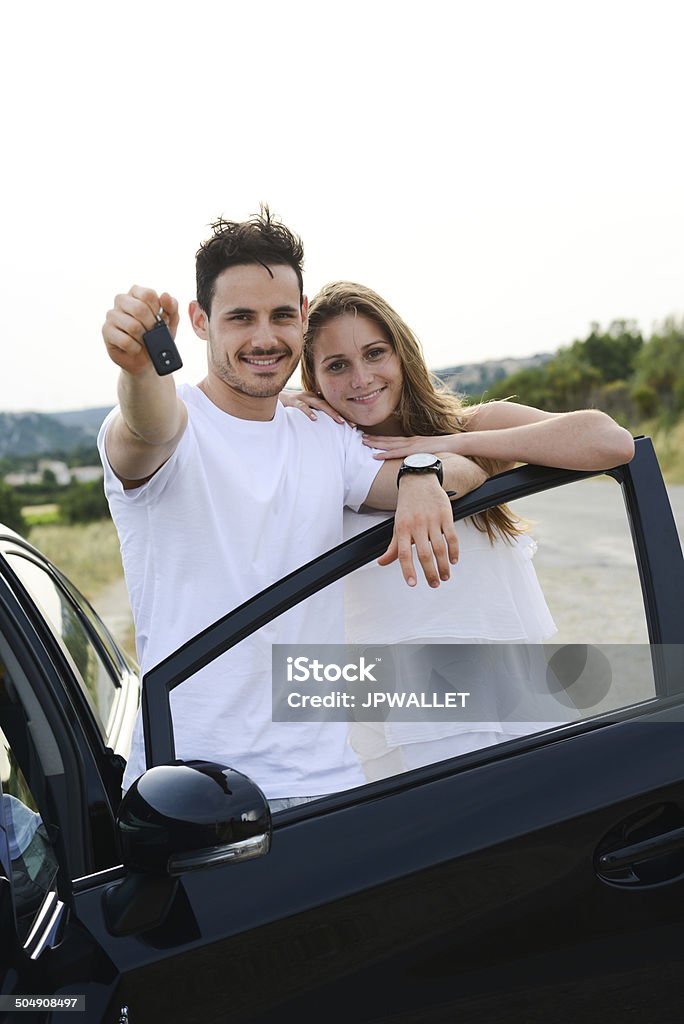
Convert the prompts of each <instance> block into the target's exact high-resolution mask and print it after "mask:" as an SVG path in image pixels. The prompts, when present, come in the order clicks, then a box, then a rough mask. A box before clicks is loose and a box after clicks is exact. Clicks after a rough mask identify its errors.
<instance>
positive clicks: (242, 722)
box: [99, 210, 631, 801]
mask: <svg viewBox="0 0 684 1024" xmlns="http://www.w3.org/2000/svg"><path fill="white" fill-rule="evenodd" d="M302 259H303V253H302V248H301V243H300V242H299V240H298V239H297V238H296V237H295V236H294V235H292V233H291V232H290V231H288V229H287V228H285V227H284V225H282V224H279V223H278V222H275V221H274V220H273V219H272V218H271V217H270V215H269V214H268V211H267V210H265V211H262V214H261V215H260V216H258V217H254V218H252V219H251V220H249V221H246V222H242V223H236V222H225V221H219V222H217V224H216V225H215V226H214V233H213V235H212V237H211V238H210V239H209V240H208V241H207V242H205V243H204V244H203V245H202V246H201V248H200V249H199V251H198V253H197V298H196V300H194V301H193V302H192V303H191V304H190V319H191V322H192V326H193V329H194V331H195V333H196V334H197V335H198V336H199V337H200V338H201V339H202V340H203V341H204V342H205V343H206V346H207V374H206V376H205V377H204V379H203V380H202V381H201V382H200V383H199V384H198V385H197V386H196V387H194V386H190V385H182V386H181V387H180V388H178V389H176V387H175V386H174V384H173V382H172V379H171V378H169V377H159V376H158V375H157V374H156V373H155V371H154V369H153V367H152V366H151V363H150V360H149V357H148V355H147V352H146V350H145V348H144V346H143V344H142V334H143V332H144V331H146V330H149V329H150V328H151V327H153V326H154V324H155V322H156V315H157V313H159V311H160V310H161V311H162V313H163V316H164V319H165V320H166V321H167V322H168V325H169V328H170V330H171V332H172V333H175V331H176V329H177V326H178V321H179V315H178V304H177V302H176V301H175V300H174V299H173V298H172V297H171V296H170V295H169V294H168V293H165V292H164V293H161V294H158V293H156V292H155V291H153V290H152V289H147V288H141V287H138V286H134V287H133V288H131V289H130V291H129V292H128V293H126V294H125V295H119V296H117V298H116V300H115V305H114V308H113V309H112V310H110V312H109V313H108V314H107V320H106V323H105V325H104V327H103V337H104V340H105V344H106V347H107V350H108V353H109V355H110V358H112V360H113V361H114V362H115V363H116V364H117V365H118V366H119V368H120V375H119V402H120V404H119V407H118V409H116V410H113V411H112V413H111V414H110V415H109V416H108V418H107V420H106V421H105V423H104V424H103V427H102V430H101V432H100V439H99V445H100V451H101V456H102V459H103V464H104V466H105V488H106V491H107V496H108V498H109V502H110V507H111V510H112V516H113V518H114V521H115V523H116V526H117V529H118V532H119V537H120V540H121V546H122V559H123V563H124V570H125V574H126V580H127V584H128V588H129V594H130V598H131V605H132V609H133V614H134V619H135V625H136V635H137V644H138V654H139V659H140V663H141V668H142V671H143V673H144V672H145V671H147V670H148V669H149V668H151V667H152V666H153V665H155V664H157V663H158V662H159V661H160V660H162V659H163V658H164V657H166V656H167V655H168V654H169V653H170V652H171V651H172V650H174V649H175V648H177V647H178V646H180V644H182V643H183V642H184V641H185V640H187V639H189V638H190V637H191V636H193V635H194V634H195V633H197V632H199V631H200V630H201V629H203V628H204V627H206V626H207V625H208V624H209V623H211V622H213V621H215V620H216V619H218V618H220V617H221V616H222V615H224V614H225V613H226V612H227V611H228V610H229V609H230V608H233V607H235V606H237V605H239V604H241V603H242V602H243V601H245V600H247V599H248V598H249V597H251V596H252V595H253V594H255V593H257V592H258V591H260V590H262V589H263V588H264V587H266V586H268V585H269V584H270V583H272V582H273V581H274V580H276V579H278V578H280V577H282V576H283V575H285V574H287V573H289V572H291V571H292V570H293V569H295V568H296V567H298V566H299V565H302V564H304V563H305V562H307V561H308V560H310V559H311V558H314V557H316V556H317V555H318V554H320V553H321V552H322V551H324V550H326V549H328V548H330V547H333V546H335V545H336V544H338V543H339V542H340V540H341V539H342V509H343V507H344V506H346V507H348V508H351V509H353V510H358V509H359V508H360V507H361V506H362V505H363V506H367V507H371V508H376V509H388V508H394V507H395V506H396V508H397V517H396V525H395V534H394V537H393V539H392V543H391V545H390V548H389V549H388V551H387V552H386V553H385V555H383V556H382V558H381V559H380V562H381V563H383V565H385V566H387V565H389V564H390V563H391V562H393V561H396V560H397V558H398V559H399V563H400V565H401V571H402V573H403V576H404V578H405V579H406V581H407V582H408V583H410V584H412V585H415V583H416V572H415V568H414V564H413V558H412V546H415V550H416V555H417V557H418V559H419V561H420V563H421V567H422V570H423V573H424V575H425V578H426V580H427V583H428V584H429V585H430V587H431V588H435V590H436V588H438V587H439V581H440V579H441V580H443V581H446V580H448V578H449V575H450V569H449V564H450V562H451V563H452V564H453V563H454V562H455V561H456V557H457V538H456V533H455V530H454V527H453V522H452V518H451V506H450V502H449V499H448V497H447V496H446V494H445V491H446V490H453V491H456V492H458V493H459V494H463V493H467V492H468V491H469V490H472V488H473V487H476V486H479V484H480V483H481V482H482V481H483V480H484V479H485V478H486V471H485V470H484V469H483V468H482V467H481V466H480V465H477V464H476V462H475V461H473V460H474V458H477V461H481V458H483V459H492V460H498V461H499V462H500V463H503V464H506V463H510V462H512V461H517V460H522V461H531V462H540V463H545V464H547V465H569V466H576V467H579V468H608V467H609V466H613V465H616V464H619V463H621V462H624V461H626V460H627V459H628V458H630V457H631V438H630V437H629V435H628V434H626V432H625V431H623V430H622V429H621V428H620V427H618V426H617V425H616V424H615V423H614V422H613V421H612V420H610V419H609V418H608V417H605V416H603V415H602V414H601V413H598V412H586V413H569V414H565V415H562V416H552V415H550V414H546V413H542V412H539V411H538V410H532V409H524V408H523V407H520V406H512V405H511V406H510V407H509V406H507V405H506V404H505V403H504V404H502V405H499V404H496V405H494V404H492V405H491V406H485V407H482V409H481V410H479V411H478V412H476V413H473V414H470V413H469V414H468V415H463V414H462V413H461V412H460V411H459V410H457V408H456V406H455V405H452V404H451V400H450V399H448V398H447V397H445V396H439V395H437V393H436V392H434V391H433V390H432V388H431V386H430V384H429V376H428V374H427V371H426V370H425V368H424V364H423V362H422V358H420V356H419V355H416V354H415V353H414V354H413V355H411V356H410V359H409V358H407V350H406V348H405V346H404V341H402V340H398V339H399V335H398V334H397V333H396V332H395V331H388V330H387V328H386V327H383V326H382V323H381V322H380V321H379V319H378V318H377V317H376V318H375V319H374V318H373V317H372V316H370V315H369V314H368V311H364V310H363V309H360V308H358V309H356V312H354V311H353V310H352V308H351V307H352V306H353V305H354V304H353V303H352V304H351V305H350V306H348V307H345V309H344V310H343V311H342V312H340V313H336V314H335V315H333V316H332V317H331V319H330V321H329V322H327V321H326V325H325V326H322V325H321V324H320V322H318V321H317V320H316V311H317V309H319V308H320V305H321V304H320V303H319V302H317V303H316V304H315V308H314V309H313V313H314V317H313V318H312V319H311V321H310V322H309V320H308V319H307V313H308V307H307V300H306V298H305V297H304V294H303V284H302V269H301V268H302ZM317 322H318V323H319V326H318V327H317V326H316V324H317ZM394 322H398V323H400V321H398V318H396V316H394ZM307 328H308V332H309V333H308V344H307V357H306V359H307V362H306V367H309V366H310V368H311V374H312V376H311V378H310V379H307V384H308V385H309V387H312V388H314V389H315V390H316V391H320V392H321V393H322V394H323V395H324V396H325V397H326V398H328V400H329V401H330V402H331V403H332V404H333V405H334V406H335V408H338V407H339V411H340V413H341V415H342V416H343V417H345V418H347V419H349V420H351V421H353V422H354V423H360V424H362V425H363V426H367V427H373V428H374V429H376V428H380V429H381V430H382V433H383V434H384V435H388V439H387V440H386V441H383V442H382V444H383V445H384V444H386V445H387V446H388V450H387V452H386V455H387V458H386V459H375V458H374V457H373V454H372V451H371V449H370V448H369V447H368V446H367V444H364V439H363V438H362V436H361V434H360V432H359V431H357V430H354V429H352V428H351V427H350V426H348V425H346V424H336V423H335V422H333V420H332V419H331V418H330V417H328V416H319V417H318V419H317V420H316V421H315V422H314V421H312V420H311V419H310V418H308V417H306V416H302V415H301V413H300V412H299V411H298V409H286V408H283V406H282V404H281V403H279V402H278V395H279V393H280V392H281V390H282V389H283V387H284V385H285V383H286V382H287V380H288V379H289V377H290V376H291V374H292V373H293V371H294V369H295V367H296V365H297V363H298V361H299V358H300V354H301V351H302V344H303V333H304V330H305V329H307ZM362 328H365V329H370V330H371V333H372V334H373V335H374V337H373V338H369V337H368V336H367V335H365V334H363V335H360V334H359V330H360V329H362ZM331 330H332V333H331ZM326 335H327V342H326V341H325V338H326ZM326 345H327V346H328V347H325V346H326ZM330 346H331V347H330ZM309 352H310V353H311V362H310V363H309ZM416 353H417V349H416ZM305 372H308V371H307V370H306V369H305ZM345 377H347V378H348V383H345ZM329 380H330V381H335V382H337V383H336V384H329V383H328V381H329ZM430 396H432V397H430ZM426 399H429V401H426ZM310 401H316V399H310ZM338 403H339V406H338ZM374 409H375V410H378V411H380V412H381V415H379V416H378V417H377V418H374V416H373V410H374ZM314 415H315V414H314ZM397 425H399V427H400V430H399V431H398V430H397ZM400 433H404V434H406V433H408V434H410V435H412V439H411V441H410V442H408V447H409V448H410V450H411V451H413V452H420V453H426V452H427V453H428V454H429V453H430V452H431V451H437V452H440V453H444V455H443V458H442V460H441V461H442V462H443V467H440V466H439V465H438V461H437V460H435V462H434V464H433V465H432V466H431V467H430V469H429V470H428V471H427V472H415V467H413V466H410V465H408V466H406V467H405V469H406V470H407V471H405V472H403V473H402V476H401V479H400V482H399V483H398V482H397V477H398V471H399V468H400V467H402V462H401V458H400V456H402V455H403V454H404V450H403V449H404V448H406V446H407V445H406V443H404V442H398V440H397V438H398V435H399V434H400ZM415 435H418V437H420V435H424V436H429V437H430V441H429V442H427V441H425V442H424V443H421V441H419V440H417V438H416V436H415ZM434 435H442V436H440V437H439V439H438V442H437V443H435V437H434ZM370 440H371V443H375V444H377V445H380V444H381V442H380V441H379V439H378V438H371V439H370ZM473 442H474V443H473ZM398 444H399V447H398V448H397V449H396V450H395V451H394V452H392V451H391V450H389V449H390V448H391V447H392V446H397V445H398ZM402 446H403V448H402ZM578 452H579V453H580V454H578ZM427 461H428V462H429V461H430V460H429V459H428V460H427ZM402 468H403V467H402ZM440 469H441V470H442V472H439V470H440ZM440 478H442V479H440ZM440 485H441V486H440ZM483 523H484V526H485V529H487V528H489V532H490V533H491V535H492V537H494V538H495V537H496V535H497V530H498V531H499V532H501V531H503V532H504V533H506V532H508V534H509V535H514V534H515V531H516V527H515V521H514V520H513V519H512V518H511V517H510V516H508V515H507V514H506V512H505V511H503V512H499V513H488V514H487V518H486V519H485V520H484V521H483ZM481 525H482V524H481ZM385 571H387V569H386V568H382V569H378V570H377V572H378V573H380V572H385ZM458 571H459V569H458V567H456V568H454V570H453V572H454V573H457V572H458ZM416 597H418V595H417V594H416ZM342 621H343V607H342V594H341V592H340V588H339V587H337V588H329V589H328V590H326V591H325V593H324V594H323V595H318V600H317V598H312V599H311V600H310V601H309V602H307V603H306V604H305V605H304V606H302V605H300V606H298V607H296V608H294V609H292V610H291V611H290V612H288V613H287V614H285V615H283V616H281V617H280V618H279V619H278V620H276V622H274V623H272V624H271V625H270V626H269V627H266V629H264V630H261V631H260V632H259V634H257V635H255V636H253V637H251V638H248V639H247V640H246V641H243V642H242V643H241V644H239V645H238V646H237V647H236V648H234V649H233V650H232V651H229V652H228V653H227V654H226V655H224V656H222V657H221V658H219V659H217V660H216V661H215V662H213V663H212V664H211V665H209V666H207V667H206V668H205V669H203V670H202V671H201V672H199V673H197V675H196V676H194V677H193V678H192V679H191V680H188V682H187V683H185V684H184V685H183V686H181V687H179V688H178V689H177V690H175V691H174V693H173V695H172V714H173V719H174V729H175V738H176V748H177V754H178V756H179V757H180V758H182V759H192V758H197V757H199V758H203V759H205V760H216V761H218V762H221V763H224V764H230V765H232V766H233V767H235V768H237V769H239V770H241V771H244V772H245V773H246V774H248V775H250V776H251V777H252V778H253V779H254V780H255V781H256V782H257V783H258V784H259V785H261V787H262V788H263V789H264V791H265V792H266V795H267V796H268V797H269V799H271V800H272V801H274V800H291V799H293V798H295V799H297V800H300V799H304V798H307V797H315V796H316V795H320V794H325V793H330V792H334V791H339V790H342V789H347V788H351V787H353V786H355V785H359V784H360V783H362V782H363V781H364V775H363V772H362V771H361V768H360V766H359V762H358V759H357V758H356V756H355V754H354V752H353V751H352V750H351V749H350V747H349V744H348V743H347V742H346V724H345V723H297V724H293V723H274V722H272V720H271V717H272V715H271V703H270V702H271V686H270V646H271V644H274V643H289V644H293V643H294V644H297V643H307V642H308V643H312V642H318V643H320V642H324V641H325V642H339V641H341V640H344V636H343V630H342V629H341V623H342ZM382 639H383V638H377V642H382ZM143 769H144V751H143V745H142V729H141V723H140V721H138V722H137V724H136V729H135V731H134V737H133V744H132V749H131V755H130V759H129V763H128V766H127V771H126V776H125V785H129V784H130V783H131V782H132V781H133V780H134V779H135V778H136V777H137V776H138V775H139V774H140V773H141V772H142V771H143Z"/></svg>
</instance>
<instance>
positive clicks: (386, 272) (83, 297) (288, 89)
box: [0, 0, 684, 411]
mask: <svg viewBox="0 0 684 1024" xmlns="http://www.w3.org/2000/svg"><path fill="white" fill-rule="evenodd" d="M683 30H684V5H682V3H681V2H680V0H649V2H648V3H647V2H645V0H643V2H639V3H634V2H630V0H620V2H618V0H615V2H613V0H591V2H587V0H572V2H562V3H561V2H559V0H477V2H473V0H468V2H461V0H456V2H451V3H448V2H444V0H420V2H414V3H405V2H403V0H394V2H386V0H363V2H359V0H341V2H339V3H337V4H332V3H324V2H317V3H313V2H307V0H280V2H278V3H275V2H272V0H261V2H259V3H249V2H244V3H241V4H236V3H228V2H225V0H223V2H210V0H192V2H183V3H175V2H173V0H167V2H166V3H161V2H160V3H157V2H148V0H138V2H130V0H123V2H121V0H117V3H116V4H111V5H108V7H107V8H105V7H104V6H103V5H99V4H94V3H92V2H90V3H87V4H86V3H81V2H70V0H64V2H61V3H57V4H55V3H47V2H45V0H37V2H34V3H32V4H19V3H11V4H9V3H8V4H5V5H3V8H2V14H1V15H0V33H1V37H2V40H3V41H2V52H1V54H0V86H1V88H2V96H3V116H2V135H3V159H2V178H1V179H0V180H1V182H2V187H1V189H0V208H1V209H2V238H3V244H2V253H1V256H0V286H1V295H2V341H1V345H2V348H1V352H2V362H1V365H0V410H2V411H11V410H26V409H36V410H42V411H51V410H61V409H74V408H82V407H86V406H94V405H108V404H109V405H111V404H113V403H114V400H115V385H116V373H117V371H116V368H115V367H114V366H113V364H111V363H110V362H109V360H108V358H107V356H106V353H105V350H104V346H103V344H102V340H101V335H100V328H101V324H102V321H103V319H104V315H105V313H106V311H107V309H108V308H109V307H110V306H111V304H112V301H113V297H114V295H115V294H116V293H117V292H118V291H125V290H127V289H128V287H129V286H130V285H131V284H133V283H134V282H135V283H139V284H145V285H150V286H152V287H154V288H156V289H157V290H159V291H162V290H168V291H170V292H171V293H172V294H174V295H176V296H177V297H178V299H179V301H180V302H181V306H182V307H184V308H185V307H187V303H188V302H189V301H190V299H192V298H193V296H194V253H195V250H196V249H197V246H198V244H199V242H200V241H201V240H202V239H203V238H204V237H206V235H207V234H208V224H209V223H210V221H211V220H213V219H214V218H215V217H216V216H217V215H218V214H223V215H225V216H226V217H227V218H229V219H243V218H244V217H247V216H249V215H250V214H251V213H253V212H254V211H255V210H256V209H257V208H258V203H259V200H261V199H264V200H267V201H268V202H269V203H270V205H271V208H272V210H273V211H274V212H275V213H276V214H278V215H279V216H280V217H281V218H282V219H283V220H284V221H285V222H286V223H287V224H288V225H289V226H290V227H292V228H293V229H294V230H296V231H297V232H298V233H299V234H301V235H302V237H303V239H304V243H305V250H306V268H305V271H306V273H305V284H306V290H307V291H308V292H309V294H311V295H312V294H313V293H314V292H315V290H316V289H317V288H318V287H319V286H320V285H321V284H323V283H324V282H325V281H328V280H331V279H334V278H343V277H346V278H351V279H353V280H357V281H362V282H363V283H365V284H368V285H370V286H371V287H373V288H375V289H376V290H377V291H380V292H381V293H382V294H384V295H385V297H386V298H388V299H389V300H390V302H392V303H393V304H394V305H395V306H396V307H397V309H398V310H399V312H400V313H401V314H402V315H403V316H404V318H405V319H406V320H407V321H408V322H409V323H410V324H411V325H412V326H413V327H414V329H415V330H416V331H417V332H418V334H419V335H420V337H421V338H422V341H423V346H424V349H425V352H426V356H427V359H428V362H429V364H430V365H431V366H432V367H439V366H445V365H449V364H454V363H458V362H473V361H479V360H483V359H488V358H500V357H504V356H522V355H529V354H532V353H534V352H539V351H549V350H553V349H555V348H557V347H558V346H560V345H563V344H568V343H569V342H571V341H572V340H573V339H574V338H577V337H584V336H586V333H587V331H588V329H589V324H590V322H591V321H592V320H598V321H599V322H601V323H602V324H607V323H608V322H609V321H610V320H611V319H613V318H619V317H631V318H636V319H637V320H638V322H639V324H640V326H641V327H642V329H643V330H645V331H646V332H650V330H651V329H652V326H653V323H654V321H658V320H662V319H663V318H664V317H665V316H667V315H669V314H672V313H675V314H680V313H681V312H682V310H683V309H684V275H683V273H682V269H683V268H682V264H683V259H682V256H683V251H682V249H683V240H684V200H683V190H684V170H683V168H684V159H683V157H684V134H683V131H682V109H683V108H684V102H683V101H684V86H683V84H682V83H683V79H682V66H681V40H682V37H683ZM178 344H179V347H180V349H181V353H182V355H183V358H184V361H185V368H184V370H183V371H181V373H180V374H179V375H178V377H179V379H181V380H191V381H196V380H198V379H199V378H200V377H201V376H202V375H203V366H204V352H203V349H202V343H201V342H200V341H199V340H198V339H196V338H195V336H194V334H193V333H192V331H191V329H190V326H189V324H188V322H187V319H184V321H183V322H182V325H181V328H180V331H179V335H178Z"/></svg>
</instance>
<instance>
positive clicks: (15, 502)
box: [0, 481, 26, 533]
mask: <svg viewBox="0 0 684 1024" xmlns="http://www.w3.org/2000/svg"><path fill="white" fill-rule="evenodd" d="M0 523H2V524H3V526H8V527H9V528H10V530H16V531H17V533H24V532H25V531H26V522H25V520H24V517H23V515H22V514H21V505H20V503H19V499H18V498H17V496H16V494H15V493H14V491H13V490H12V488H11V487H9V486H8V485H7V484H6V483H3V482H2V481H0Z"/></svg>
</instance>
